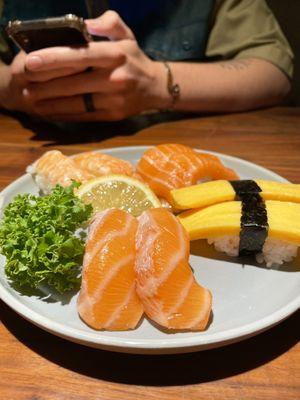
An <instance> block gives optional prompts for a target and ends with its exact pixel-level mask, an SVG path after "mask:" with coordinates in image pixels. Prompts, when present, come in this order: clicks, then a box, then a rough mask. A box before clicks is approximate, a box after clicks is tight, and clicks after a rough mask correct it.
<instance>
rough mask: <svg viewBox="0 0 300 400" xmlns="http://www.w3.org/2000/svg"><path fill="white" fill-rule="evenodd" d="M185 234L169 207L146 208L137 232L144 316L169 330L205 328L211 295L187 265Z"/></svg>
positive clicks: (186, 239) (137, 268) (138, 283)
mask: <svg viewBox="0 0 300 400" xmlns="http://www.w3.org/2000/svg"><path fill="white" fill-rule="evenodd" d="M189 247H190V245H189V238H188V234H187V232H186V231H185V229H184V228H183V226H182V225H181V223H180V222H179V221H178V220H177V218H176V217H175V216H174V215H173V214H171V213H170V212H169V211H168V210H166V209H163V208H155V209H149V210H147V211H145V212H144V213H143V214H142V215H141V216H140V217H139V225H138V229H137V234H136V248H137V255H136V262H135V271H136V274H137V293H138V295H139V297H140V299H141V300H142V303H143V306H144V310H145V313H146V315H147V316H148V317H149V318H150V319H152V320H153V321H155V322H156V323H158V324H159V325H161V326H163V327H165V328H168V329H176V330H182V329H188V330H192V331H196V330H203V329H205V328H206V326H207V324H208V320H209V316H210V313H211V306H212V296H211V293H210V291H209V290H208V289H205V288H204V287H202V286H200V285H199V284H198V283H197V281H196V280H195V278H194V275H193V272H192V270H191V268H190V266H189V263H188V259H189V250H190V249H189Z"/></svg>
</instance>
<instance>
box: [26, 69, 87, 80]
mask: <svg viewBox="0 0 300 400" xmlns="http://www.w3.org/2000/svg"><path fill="white" fill-rule="evenodd" d="M82 71H84V69H82V68H81V69H79V68H75V67H67V68H59V69H54V70H50V71H30V70H27V69H26V68H25V71H24V75H25V78H26V79H27V80H28V81H29V82H47V81H50V80H52V79H55V78H62V77H65V76H70V75H74V74H78V73H79V72H82Z"/></svg>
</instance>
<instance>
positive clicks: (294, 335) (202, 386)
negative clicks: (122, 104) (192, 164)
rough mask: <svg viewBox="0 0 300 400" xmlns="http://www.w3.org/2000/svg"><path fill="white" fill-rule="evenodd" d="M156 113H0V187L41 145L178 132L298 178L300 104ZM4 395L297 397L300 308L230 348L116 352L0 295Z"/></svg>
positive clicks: (37, 398) (81, 399) (136, 141)
mask: <svg viewBox="0 0 300 400" xmlns="http://www.w3.org/2000/svg"><path fill="white" fill-rule="evenodd" d="M158 120H159V118H157V117H156V116H149V117H148V118H146V121H145V119H143V120H142V121H141V120H140V119H136V120H135V121H133V122H125V123H119V124H102V125H100V126H99V125H98V126H95V125H89V126H86V127H80V129H79V128H78V130H77V132H76V133H74V130H73V129H72V128H69V129H68V132H67V133H66V132H62V130H61V129H58V128H56V129H54V128H53V127H49V126H47V125H45V124H41V123H31V122H30V121H29V120H27V119H25V120H24V119H23V120H22V122H19V121H18V120H16V119H14V118H11V117H9V116H4V115H3V116H0V187H1V188H3V187H4V186H6V185H7V184H8V183H10V182H11V181H12V180H14V179H15V178H17V177H18V176H20V175H21V174H23V172H24V169H25V167H26V165H28V164H29V163H31V162H32V161H33V160H35V159H36V158H37V157H39V156H40V155H41V154H42V153H43V152H45V151H46V150H49V149H51V148H57V149H60V150H62V151H63V152H65V153H67V154H72V153H76V152H80V151H84V150H89V149H93V148H104V147H113V146H125V145H144V144H146V145H148V144H157V143H165V142H180V143H185V144H188V145H190V146H195V147H198V148H202V149H207V150H214V151H218V152H223V153H226V154H230V155H233V156H237V157H242V158H243V159H246V160H249V161H252V162H255V163H258V164H260V165H262V166H264V167H267V168H270V169H272V170H273V171H275V172H277V173H279V174H280V175H282V176H284V177H285V178H287V179H289V180H291V181H293V182H295V183H300V170H299V165H300V163H299V160H300V109H289V108H275V109H270V110H263V111H257V112H251V113H244V114H239V115H237V114H236V115H228V116H207V117H202V118H190V119H188V120H187V119H185V120H178V121H175V122H174V121H173V122H171V123H163V124H160V125H153V126H151V127H149V128H147V129H144V130H142V131H139V132H136V131H137V129H139V128H141V127H143V126H145V125H147V124H150V123H153V122H157V121H158ZM0 315H1V324H0V399H3V400H4V399H5V400H62V399H64V400H65V399H66V400H94V399H95V400H96V399H97V400H100V399H101V400H113V399H114V400H116V399H121V398H122V399H126V400H127V399H134V400H139V399H141V400H144V399H160V400H183V399H186V400H189V399H191V400H193V399H194V400H199V399H207V400H210V399H223V400H224V399H237V400H240V399H243V400H250V399H251V400H257V399H261V400H267V399H270V400H271V399H272V400H274V399H278V400H279V399H280V400H281V399H284V400H288V399H295V400H296V399H299V398H300V346H299V344H298V339H299V316H300V314H299V312H298V313H296V314H294V315H292V316H291V317H290V318H288V319H287V320H286V321H284V322H282V323H281V324H280V325H278V326H277V327H274V328H272V329H270V330H269V331H267V332H265V333H262V334H260V335H258V336H256V337H254V338H251V339H248V340H246V341H244V342H241V343H238V344H234V345H230V346H227V347H224V348H220V349H215V350H209V351H205V352H198V353H194V354H184V355H175V356H138V355H125V354H117V353H110V352H105V351H100V350H94V349H90V348H86V347H83V346H80V345H76V344H73V343H70V342H67V341H65V340H63V339H59V338H57V337H55V336H52V335H50V334H48V333H46V332H44V331H42V330H41V329H38V328H36V327H34V326H33V325H31V324H30V323H28V322H26V321H25V320H24V319H22V318H21V317H19V316H18V315H16V314H15V313H14V312H13V311H11V310H10V309H9V308H8V307H7V306H6V305H4V304H3V303H2V302H0Z"/></svg>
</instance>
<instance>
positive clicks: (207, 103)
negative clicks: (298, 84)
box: [164, 58, 290, 112]
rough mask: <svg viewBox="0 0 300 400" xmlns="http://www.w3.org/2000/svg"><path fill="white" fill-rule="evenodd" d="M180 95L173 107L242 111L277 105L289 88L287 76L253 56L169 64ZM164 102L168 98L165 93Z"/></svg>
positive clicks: (180, 108)
mask: <svg viewBox="0 0 300 400" xmlns="http://www.w3.org/2000/svg"><path fill="white" fill-rule="evenodd" d="M170 67H171V69H172V72H173V76H174V81H175V82H176V83H178V84H179V85H180V89H181V96H180V99H179V101H178V102H177V103H176V104H175V109H177V110H186V111H207V112H210V111H215V112H220V111H224V112H226V111H227V112H228V111H242V110H249V109H253V108H259V107H265V106H271V105H275V104H278V103H279V102H280V101H281V100H282V99H284V97H285V96H286V95H287V93H288V92H289V90H290V82H289V79H288V78H287V76H286V75H285V74H284V73H283V72H282V71H281V70H280V69H279V68H277V67H276V66H275V65H273V64H272V63H270V62H268V61H266V60H262V59H255V58H248V59H247V58H245V59H236V60H230V61H222V62H215V63H182V62H179V63H170ZM164 97H166V99H165V100H166V101H167V100H168V96H167V93H165V96H164Z"/></svg>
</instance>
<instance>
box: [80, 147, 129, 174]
mask: <svg viewBox="0 0 300 400" xmlns="http://www.w3.org/2000/svg"><path fill="white" fill-rule="evenodd" d="M73 160H74V161H75V163H76V164H77V166H78V167H80V168H84V169H86V170H88V171H90V172H91V173H92V174H94V175H95V176H102V175H111V174H122V175H128V176H133V175H135V170H134V167H133V165H131V164H130V162H128V161H125V160H121V159H120V158H116V157H113V156H110V155H108V154H102V153H97V152H93V151H90V152H87V153H82V154H78V155H75V156H74V157H73Z"/></svg>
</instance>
